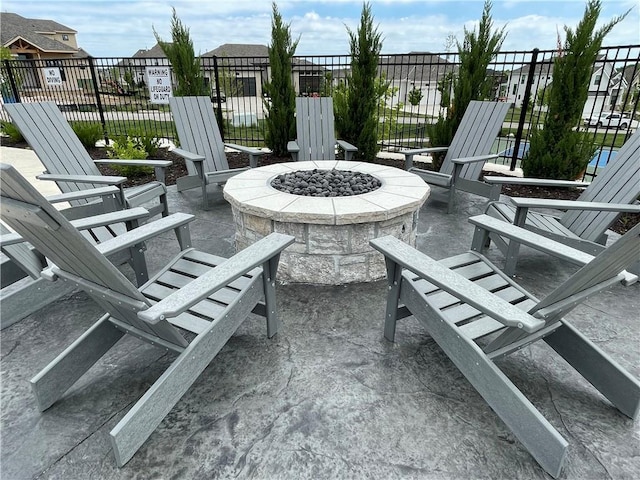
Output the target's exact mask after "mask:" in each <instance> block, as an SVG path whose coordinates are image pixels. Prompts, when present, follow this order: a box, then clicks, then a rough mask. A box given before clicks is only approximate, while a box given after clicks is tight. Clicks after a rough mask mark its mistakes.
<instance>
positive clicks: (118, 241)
mask: <svg viewBox="0 0 640 480" xmlns="http://www.w3.org/2000/svg"><path fill="white" fill-rule="evenodd" d="M194 219H195V216H194V215H190V214H186V213H174V214H172V215H169V216H167V217H163V218H160V219H158V220H155V221H153V222H149V223H145V224H144V225H142V226H140V227H138V228H135V229H133V230H129V231H128V232H125V233H122V234H120V235H118V236H117V237H114V238H111V239H109V240H106V241H104V242H102V243H100V244H98V245H96V248H97V249H98V251H99V252H100V253H102V254H103V255H107V256H108V255H111V254H113V253H115V252H119V251H121V250H124V249H125V248H129V247H132V246H134V245H137V244H138V243H141V242H144V241H146V240H149V239H150V238H153V237H156V236H158V235H160V234H161V233H164V232H168V231H169V230H174V229H176V228H178V227H181V226H182V225H186V224H188V223H189V222H191V221H193V220H194Z"/></svg>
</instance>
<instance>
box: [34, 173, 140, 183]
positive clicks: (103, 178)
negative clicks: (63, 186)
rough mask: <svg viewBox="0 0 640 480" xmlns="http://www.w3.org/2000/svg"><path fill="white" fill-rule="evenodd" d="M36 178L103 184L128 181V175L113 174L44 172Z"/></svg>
mask: <svg viewBox="0 0 640 480" xmlns="http://www.w3.org/2000/svg"><path fill="white" fill-rule="evenodd" d="M36 178H37V179H38V180H50V181H53V182H73V183H96V184H101V185H122V184H123V183H125V182H126V181H127V177H116V176H111V175H58V174H52V173H43V174H41V175H37V176H36Z"/></svg>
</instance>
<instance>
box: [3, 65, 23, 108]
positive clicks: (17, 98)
mask: <svg viewBox="0 0 640 480" xmlns="http://www.w3.org/2000/svg"><path fill="white" fill-rule="evenodd" d="M4 68H5V69H6V70H7V77H9V85H10V86H11V91H12V93H13V101H14V103H20V92H19V91H18V86H17V85H16V80H15V78H14V76H13V71H12V70H11V63H10V62H9V60H6V59H5V61H4ZM3 90H4V86H3ZM3 100H4V101H5V102H6V103H9V102H8V101H7V99H4V98H3Z"/></svg>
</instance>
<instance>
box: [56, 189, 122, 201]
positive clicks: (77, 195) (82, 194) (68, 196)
mask: <svg viewBox="0 0 640 480" xmlns="http://www.w3.org/2000/svg"><path fill="white" fill-rule="evenodd" d="M119 193H120V189H119V188H118V187H116V186H114V185H110V186H108V187H98V188H88V189H86V190H77V191H75V192H67V193H60V194H58V195H51V196H50V197H47V201H48V202H49V203H60V202H71V201H73V200H81V199H85V198H91V197H104V196H108V195H117V194H119Z"/></svg>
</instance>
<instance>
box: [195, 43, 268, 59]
mask: <svg viewBox="0 0 640 480" xmlns="http://www.w3.org/2000/svg"><path fill="white" fill-rule="evenodd" d="M202 56H203V57H213V56H216V57H268V56H269V47H267V46H266V45H258V44H251V43H225V44H223V45H220V46H219V47H218V48H215V49H213V50H211V51H210V52H207V53H205V54H203V55H202Z"/></svg>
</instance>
